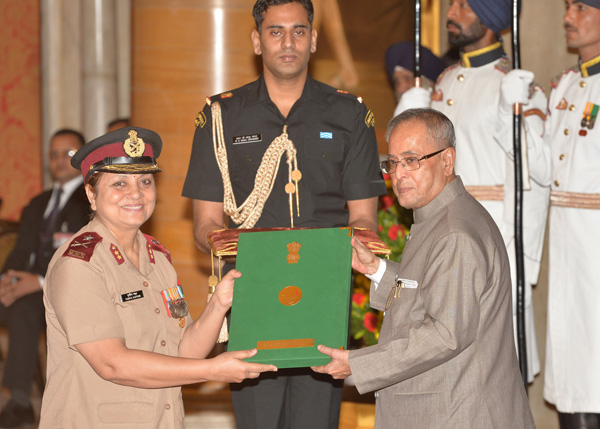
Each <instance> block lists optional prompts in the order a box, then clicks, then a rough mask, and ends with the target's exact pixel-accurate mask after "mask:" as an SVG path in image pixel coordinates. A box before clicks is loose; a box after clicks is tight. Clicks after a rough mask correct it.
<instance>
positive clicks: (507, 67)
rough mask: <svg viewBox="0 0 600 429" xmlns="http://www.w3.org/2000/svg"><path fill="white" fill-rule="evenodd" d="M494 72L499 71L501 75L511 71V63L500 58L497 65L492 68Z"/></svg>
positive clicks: (506, 59) (504, 58)
mask: <svg viewBox="0 0 600 429" xmlns="http://www.w3.org/2000/svg"><path fill="white" fill-rule="evenodd" d="M494 68H495V69H496V70H500V71H501V72H502V73H504V74H506V73H508V72H509V71H511V70H512V63H511V62H510V60H509V59H508V58H506V57H502V58H500V61H498V64H496V66H495V67H494Z"/></svg>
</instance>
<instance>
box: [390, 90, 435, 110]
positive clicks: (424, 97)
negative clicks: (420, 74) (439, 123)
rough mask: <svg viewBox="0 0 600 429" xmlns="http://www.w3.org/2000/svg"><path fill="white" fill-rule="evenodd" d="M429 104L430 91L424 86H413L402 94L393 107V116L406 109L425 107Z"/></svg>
mask: <svg viewBox="0 0 600 429" xmlns="http://www.w3.org/2000/svg"><path fill="white" fill-rule="evenodd" d="M430 104H431V92H430V91H429V90H428V89H426V88H421V87H416V86H415V87H413V88H411V89H409V90H408V91H406V92H405V93H404V94H402V97H400V101H399V102H398V105H397V106H396V108H395V109H394V116H398V115H399V114H400V113H402V112H404V111H405V110H408V109H416V108H427V107H429V105H430Z"/></svg>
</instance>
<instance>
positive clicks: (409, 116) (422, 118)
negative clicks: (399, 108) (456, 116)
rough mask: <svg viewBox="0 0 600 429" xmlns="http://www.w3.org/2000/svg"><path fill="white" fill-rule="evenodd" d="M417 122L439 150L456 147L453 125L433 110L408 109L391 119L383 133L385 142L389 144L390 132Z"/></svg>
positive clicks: (441, 114)
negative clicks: (425, 130)
mask: <svg viewBox="0 0 600 429" xmlns="http://www.w3.org/2000/svg"><path fill="white" fill-rule="evenodd" d="M410 121H419V122H421V123H422V124H423V125H425V127H426V128H427V132H428V133H429V138H430V139H431V140H432V141H433V142H434V143H435V144H436V145H437V146H438V147H439V148H440V149H441V148H444V147H456V135H455V133H454V125H452V121H450V119H448V117H447V116H446V115H444V114H443V113H442V112H439V111H437V110H435V109H429V108H425V109H408V110H405V111H404V112H402V113H400V114H399V115H398V116H396V117H394V118H392V119H391V120H390V122H389V123H388V126H387V130H386V132H385V140H386V141H387V142H388V143H389V142H390V136H391V135H392V131H394V129H395V128H396V127H397V126H398V125H400V124H403V123H405V122H410Z"/></svg>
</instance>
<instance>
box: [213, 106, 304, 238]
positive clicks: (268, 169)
mask: <svg viewBox="0 0 600 429" xmlns="http://www.w3.org/2000/svg"><path fill="white" fill-rule="evenodd" d="M211 113H212V126H213V146H214V149H215V157H216V159H217V164H218V165H219V170H221V176H222V178H223V203H224V208H225V213H226V214H227V215H228V216H229V217H230V218H231V219H232V220H233V221H234V222H235V223H237V224H241V225H240V228H242V229H249V228H252V227H254V225H255V224H256V222H258V219H260V216H261V214H262V211H263V208H264V206H265V202H266V201H267V199H268V198H269V195H271V191H272V190H273V185H274V184H275V179H276V178H277V172H278V171H279V164H280V162H281V156H282V155H283V153H284V152H286V155H287V164H288V183H287V184H286V185H285V192H287V193H288V195H289V205H290V223H291V227H292V228H293V227H294V209H293V198H292V194H296V208H297V211H298V216H300V199H299V192H298V191H299V190H298V181H299V180H300V179H301V178H302V174H301V173H300V170H298V159H297V158H296V147H295V146H294V143H293V142H292V141H291V140H290V139H288V134H287V125H285V126H284V127H283V133H282V134H281V135H280V136H279V137H276V138H275V140H273V141H272V142H271V144H270V145H269V147H268V148H267V150H266V152H265V154H264V155H263V158H262V161H261V163H260V167H259V168H258V171H257V172H256V177H255V178H254V189H253V190H252V192H251V193H250V195H248V198H246V201H244V203H243V204H242V205H241V206H239V207H238V205H237V203H236V201H235V196H234V194H233V188H232V187H231V179H230V177H229V164H228V162H227V149H226V147H225V137H224V134H223V118H222V116H221V106H220V105H219V103H213V104H212V106H211Z"/></svg>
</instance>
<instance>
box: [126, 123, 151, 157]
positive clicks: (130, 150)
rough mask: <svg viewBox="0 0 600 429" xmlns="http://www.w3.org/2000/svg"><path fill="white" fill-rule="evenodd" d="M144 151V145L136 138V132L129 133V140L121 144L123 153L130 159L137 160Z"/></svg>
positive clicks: (139, 138)
mask: <svg viewBox="0 0 600 429" xmlns="http://www.w3.org/2000/svg"><path fill="white" fill-rule="evenodd" d="M145 149H146V144H145V143H144V140H142V139H141V137H138V136H137V131H135V130H131V131H129V138H128V139H127V140H125V141H124V142H123V150H124V151H125V153H126V154H127V155H128V156H130V157H132V158H138V157H140V156H142V155H143V154H144V150H145Z"/></svg>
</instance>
